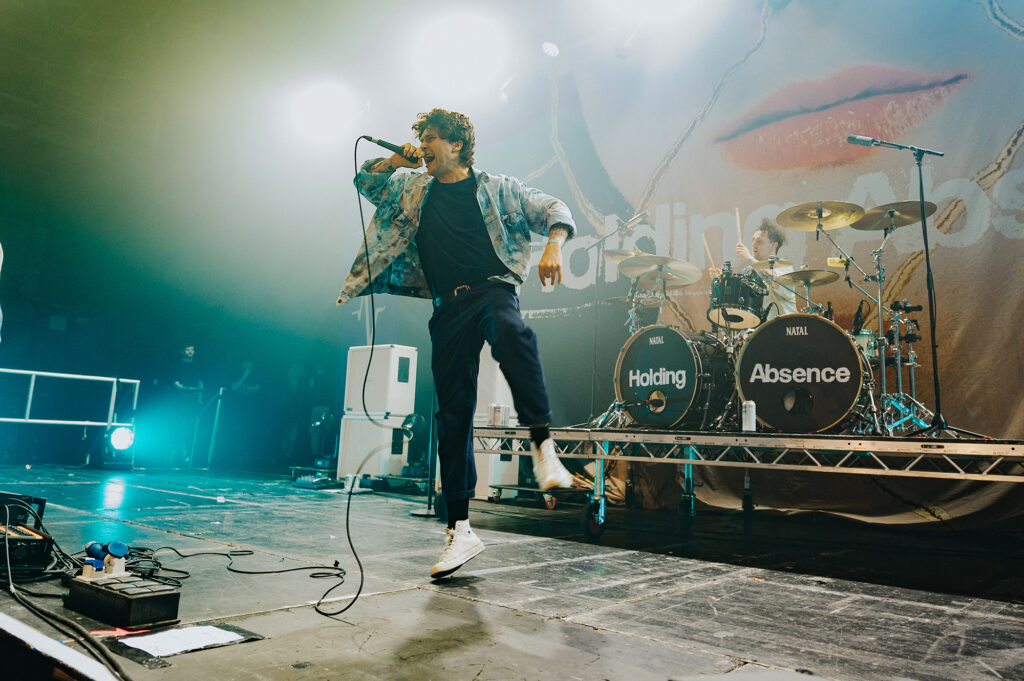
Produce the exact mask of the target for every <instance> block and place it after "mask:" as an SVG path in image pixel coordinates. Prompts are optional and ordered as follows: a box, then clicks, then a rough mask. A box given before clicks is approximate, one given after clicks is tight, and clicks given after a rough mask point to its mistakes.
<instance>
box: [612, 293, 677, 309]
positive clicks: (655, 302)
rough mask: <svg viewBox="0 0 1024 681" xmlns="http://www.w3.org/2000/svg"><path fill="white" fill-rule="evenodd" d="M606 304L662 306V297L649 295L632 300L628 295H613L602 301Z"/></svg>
mask: <svg viewBox="0 0 1024 681" xmlns="http://www.w3.org/2000/svg"><path fill="white" fill-rule="evenodd" d="M600 302H601V304H604V305H630V304H631V303H632V304H636V305H642V306H643V307H661V305H662V298H661V296H660V295H659V296H656V297H648V298H634V299H633V300H632V301H630V299H629V297H628V296H612V297H611V298H605V299H604V300H602V301H600Z"/></svg>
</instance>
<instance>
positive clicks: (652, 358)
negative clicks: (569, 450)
mask: <svg viewBox="0 0 1024 681" xmlns="http://www.w3.org/2000/svg"><path fill="white" fill-rule="evenodd" d="M733 394H734V386H733V382H732V366H731V363H730V361H729V355H728V353H727V352H726V349H725V346H724V345H723V344H722V341H721V340H719V339H718V338H716V337H714V336H712V335H711V334H692V333H684V332H682V331H680V330H679V329H676V328H675V327H671V326H647V327H644V328H642V329H640V330H639V331H637V332H636V333H635V334H633V335H632V336H631V337H630V338H629V340H627V341H626V344H625V345H624V346H622V350H621V351H620V352H619V359H618V361H616V362H615V397H616V399H617V400H618V401H619V402H620V403H623V404H624V405H625V406H624V411H625V412H626V414H627V415H628V416H629V418H630V420H632V421H633V422H634V423H637V424H640V425H644V426H652V427H656V428H675V427H679V428H688V429H693V430H703V429H705V428H708V427H709V426H711V425H712V424H715V423H716V422H717V421H719V420H720V419H721V418H722V416H723V415H724V414H725V410H726V408H727V407H728V406H729V402H730V401H731V399H732V397H733Z"/></svg>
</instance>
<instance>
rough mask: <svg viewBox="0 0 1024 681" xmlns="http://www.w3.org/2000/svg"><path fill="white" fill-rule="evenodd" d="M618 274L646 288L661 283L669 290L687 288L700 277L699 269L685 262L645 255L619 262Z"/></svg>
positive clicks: (663, 256)
mask: <svg viewBox="0 0 1024 681" xmlns="http://www.w3.org/2000/svg"><path fill="white" fill-rule="evenodd" d="M619 272H621V273H622V274H624V275H625V276H627V277H629V278H630V279H636V280H637V282H638V283H639V284H640V285H641V286H647V287H651V286H653V285H655V284H658V283H660V282H662V281H664V282H665V285H666V286H668V287H670V288H675V287H679V286H687V285H689V284H692V283H693V282H695V281H699V280H700V278H701V276H702V273H701V271H700V268H698V267H697V266H696V265H691V264H690V263H688V262H686V261H685V260H678V259H676V258H670V257H668V256H667V255H648V254H646V253H641V254H640V255H634V256H632V257H630V258H626V259H625V260H623V261H622V262H620V263H619Z"/></svg>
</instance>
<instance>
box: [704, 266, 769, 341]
mask: <svg viewBox="0 0 1024 681" xmlns="http://www.w3.org/2000/svg"><path fill="white" fill-rule="evenodd" d="M767 295H768V287H767V286H765V285H764V283H763V282H762V281H761V280H760V279H759V278H758V276H757V275H756V274H754V273H753V272H746V273H736V272H722V273H721V274H719V275H718V276H717V277H715V278H714V280H713V281H712V282H711V306H710V307H709V308H708V321H710V322H711V323H712V324H717V325H718V326H723V327H726V328H730V329H752V328H754V327H755V326H757V325H759V324H760V323H761V321H762V320H763V319H764V299H765V297H766V296H767Z"/></svg>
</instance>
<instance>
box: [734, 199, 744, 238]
mask: <svg viewBox="0 0 1024 681" xmlns="http://www.w3.org/2000/svg"><path fill="white" fill-rule="evenodd" d="M734 210H735V211H736V243H739V244H741V243H743V227H742V225H740V209H739V208H736V209H734Z"/></svg>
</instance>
